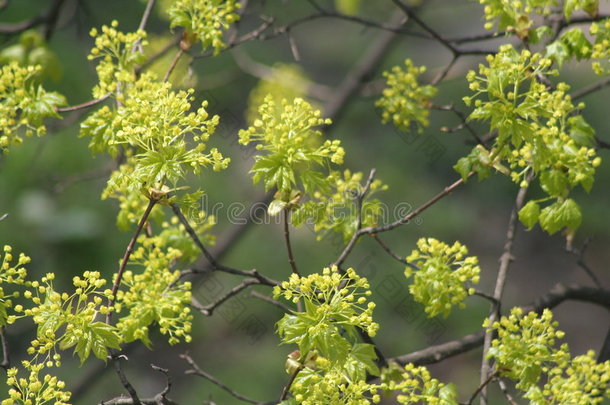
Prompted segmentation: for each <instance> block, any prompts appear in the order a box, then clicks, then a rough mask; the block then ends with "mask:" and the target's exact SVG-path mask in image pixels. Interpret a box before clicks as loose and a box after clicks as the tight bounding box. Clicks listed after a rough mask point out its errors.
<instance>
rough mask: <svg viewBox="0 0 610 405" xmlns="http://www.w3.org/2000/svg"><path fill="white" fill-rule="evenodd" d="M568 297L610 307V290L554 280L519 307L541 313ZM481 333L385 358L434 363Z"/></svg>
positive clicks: (479, 341)
mask: <svg viewBox="0 0 610 405" xmlns="http://www.w3.org/2000/svg"><path fill="white" fill-rule="evenodd" d="M569 300H572V301H581V302H588V303H591V304H596V305H599V306H602V307H604V308H606V309H608V310H610V290H604V289H599V288H593V287H583V286H579V285H571V286H565V285H563V284H557V285H556V286H555V287H553V288H552V289H551V290H550V291H549V292H548V293H546V294H544V295H543V296H541V297H539V298H538V299H537V300H536V301H534V303H532V304H530V305H526V306H524V307H522V308H523V311H524V312H526V313H527V312H532V311H533V312H537V313H540V312H542V311H543V310H544V309H546V308H549V309H552V308H555V307H557V306H558V305H559V304H561V303H563V302H564V301H569ZM484 337H485V331H484V330H480V331H478V332H475V333H471V334H470V335H466V336H464V337H463V338H461V339H457V340H452V341H450V342H446V343H442V344H439V345H435V346H430V347H427V348H425V349H422V350H418V351H416V352H413V353H409V354H404V355H402V356H397V357H393V358H391V359H388V361H395V362H397V363H398V364H401V365H405V364H409V363H413V364H415V365H426V364H435V363H439V362H441V361H443V360H445V359H448V358H450V357H454V356H457V355H459V354H462V353H466V352H468V351H470V350H472V349H476V348H477V347H480V346H481V345H483V341H484Z"/></svg>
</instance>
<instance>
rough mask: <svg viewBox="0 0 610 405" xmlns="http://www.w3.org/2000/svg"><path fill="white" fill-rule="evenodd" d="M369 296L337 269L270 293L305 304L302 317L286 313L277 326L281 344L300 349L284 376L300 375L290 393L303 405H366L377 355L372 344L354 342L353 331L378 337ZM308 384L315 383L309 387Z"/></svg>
mask: <svg viewBox="0 0 610 405" xmlns="http://www.w3.org/2000/svg"><path fill="white" fill-rule="evenodd" d="M370 295H371V291H370V286H369V283H368V281H367V280H366V279H365V278H361V277H360V276H358V275H357V274H356V272H355V271H354V270H353V269H348V270H347V271H346V272H345V273H344V274H341V273H340V272H339V270H338V268H337V267H336V266H335V267H332V268H325V269H324V270H323V271H322V274H317V273H316V274H312V275H310V276H307V277H299V276H298V275H296V274H293V275H291V276H290V279H289V280H288V281H285V282H283V283H282V285H281V287H280V286H277V287H275V288H274V296H275V297H276V298H277V297H280V296H283V297H284V298H286V299H288V300H291V301H293V302H298V301H300V300H302V302H303V304H304V312H293V313H292V314H287V315H285V316H284V317H283V318H282V319H281V320H280V321H279V322H278V323H277V328H278V334H279V336H280V337H281V339H282V343H284V344H296V345H297V346H298V351H297V352H295V353H296V355H295V356H294V358H289V362H288V367H287V371H288V372H289V373H290V372H294V371H295V370H297V371H298V375H297V376H296V378H295V384H294V385H293V386H292V388H291V392H292V393H293V394H294V395H295V396H297V395H298V396H299V397H300V398H301V399H302V400H303V401H306V402H303V403H311V404H314V403H331V404H334V403H337V404H338V403H339V402H337V401H339V400H340V398H348V399H350V401H348V402H346V403H349V404H362V403H367V402H362V401H364V398H365V397H364V394H365V392H368V391H369V390H370V387H371V386H369V385H368V384H367V383H366V376H367V373H369V374H371V375H378V374H379V370H378V368H377V366H376V365H375V362H374V360H375V359H376V357H377V356H376V354H375V350H374V347H373V346H372V345H370V344H364V343H357V337H358V334H357V330H356V328H358V329H361V330H364V331H366V332H367V333H368V334H369V335H370V336H374V335H375V334H376V333H377V329H378V328H379V325H378V324H377V323H375V322H374V321H373V317H372V313H373V309H374V308H375V304H374V303H373V302H367V301H368V299H367V297H368V296H370ZM312 379H313V380H315V381H316V382H317V383H316V384H314V385H312V384H311V383H310V382H311V381H313V380H312ZM310 401H311V402H310ZM320 401H321V402H320Z"/></svg>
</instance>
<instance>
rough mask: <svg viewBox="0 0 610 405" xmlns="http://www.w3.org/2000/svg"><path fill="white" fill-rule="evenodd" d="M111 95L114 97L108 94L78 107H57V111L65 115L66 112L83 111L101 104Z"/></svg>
mask: <svg viewBox="0 0 610 405" xmlns="http://www.w3.org/2000/svg"><path fill="white" fill-rule="evenodd" d="M111 95H112V93H108V94H106V95H104V96H102V97H100V98H96V99H94V100H89V101H87V102H85V103H82V104H77V105H73V106H69V107H56V108H55V111H57V112H58V113H64V112H70V111H76V110H82V109H83V108H89V107H93V106H94V105H96V104H99V103H101V102H103V101H105V100H106V99H108V97H110V96H111Z"/></svg>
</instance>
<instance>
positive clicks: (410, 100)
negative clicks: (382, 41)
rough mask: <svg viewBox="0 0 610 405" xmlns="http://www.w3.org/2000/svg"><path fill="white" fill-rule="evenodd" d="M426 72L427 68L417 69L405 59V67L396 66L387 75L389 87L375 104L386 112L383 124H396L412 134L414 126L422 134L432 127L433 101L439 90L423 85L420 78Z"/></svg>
mask: <svg viewBox="0 0 610 405" xmlns="http://www.w3.org/2000/svg"><path fill="white" fill-rule="evenodd" d="M425 71H426V67H425V66H419V67H418V66H414V65H413V62H412V61H411V60H410V59H406V60H405V68H403V67H401V66H394V67H393V68H392V70H391V71H390V72H384V73H383V76H384V77H385V78H386V85H387V87H386V88H385V89H384V90H383V93H382V97H381V98H380V99H379V100H378V101H377V102H376V103H375V105H376V106H377V107H379V108H381V109H382V115H381V117H382V121H383V123H384V124H385V123H387V122H390V121H392V123H393V124H394V126H396V128H398V129H400V130H402V131H410V130H411V127H412V125H413V124H416V125H417V128H418V132H422V131H423V128H425V127H427V126H428V125H429V121H428V115H429V113H430V111H429V108H430V103H431V101H430V100H431V99H432V98H433V97H434V96H435V95H436V91H437V89H436V87H434V86H432V85H429V84H427V85H421V84H420V83H419V79H418V77H419V75H421V74H422V73H424V72H425Z"/></svg>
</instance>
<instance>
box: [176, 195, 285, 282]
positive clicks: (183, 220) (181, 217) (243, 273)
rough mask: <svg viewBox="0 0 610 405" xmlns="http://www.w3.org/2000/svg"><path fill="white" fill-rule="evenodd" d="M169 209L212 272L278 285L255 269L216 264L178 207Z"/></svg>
mask: <svg viewBox="0 0 610 405" xmlns="http://www.w3.org/2000/svg"><path fill="white" fill-rule="evenodd" d="M171 207H172V210H173V211H174V214H176V217H178V220H180V222H181V223H182V225H184V228H185V229H186V232H187V233H188V234H189V236H190V237H191V239H192V240H193V242H195V244H196V245H197V247H198V248H199V250H200V251H201V253H203V255H204V256H205V258H206V260H207V261H208V263H209V264H210V265H211V266H212V267H213V268H214V270H218V271H222V272H224V273H229V274H235V275H238V276H243V277H254V278H256V279H257V280H258V281H260V283H261V284H264V285H268V286H272V287H273V286H276V285H279V283H278V282H277V281H275V280H272V279H270V278H269V277H266V276H263V275H262V274H260V273H259V272H258V271H257V270H256V269H252V270H238V269H234V268H232V267H228V266H225V265H222V264H220V263H218V262H217V261H216V259H215V258H214V256H212V254H211V253H210V252H209V251H208V250H207V249H206V248H205V246H204V245H203V243H202V242H201V239H199V236H197V232H195V230H194V229H193V227H192V226H191V224H190V223H189V221H188V219H186V217H185V216H184V214H183V213H182V211H181V210H180V207H179V206H178V205H176V204H171ZM196 272H197V271H192V273H196Z"/></svg>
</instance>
